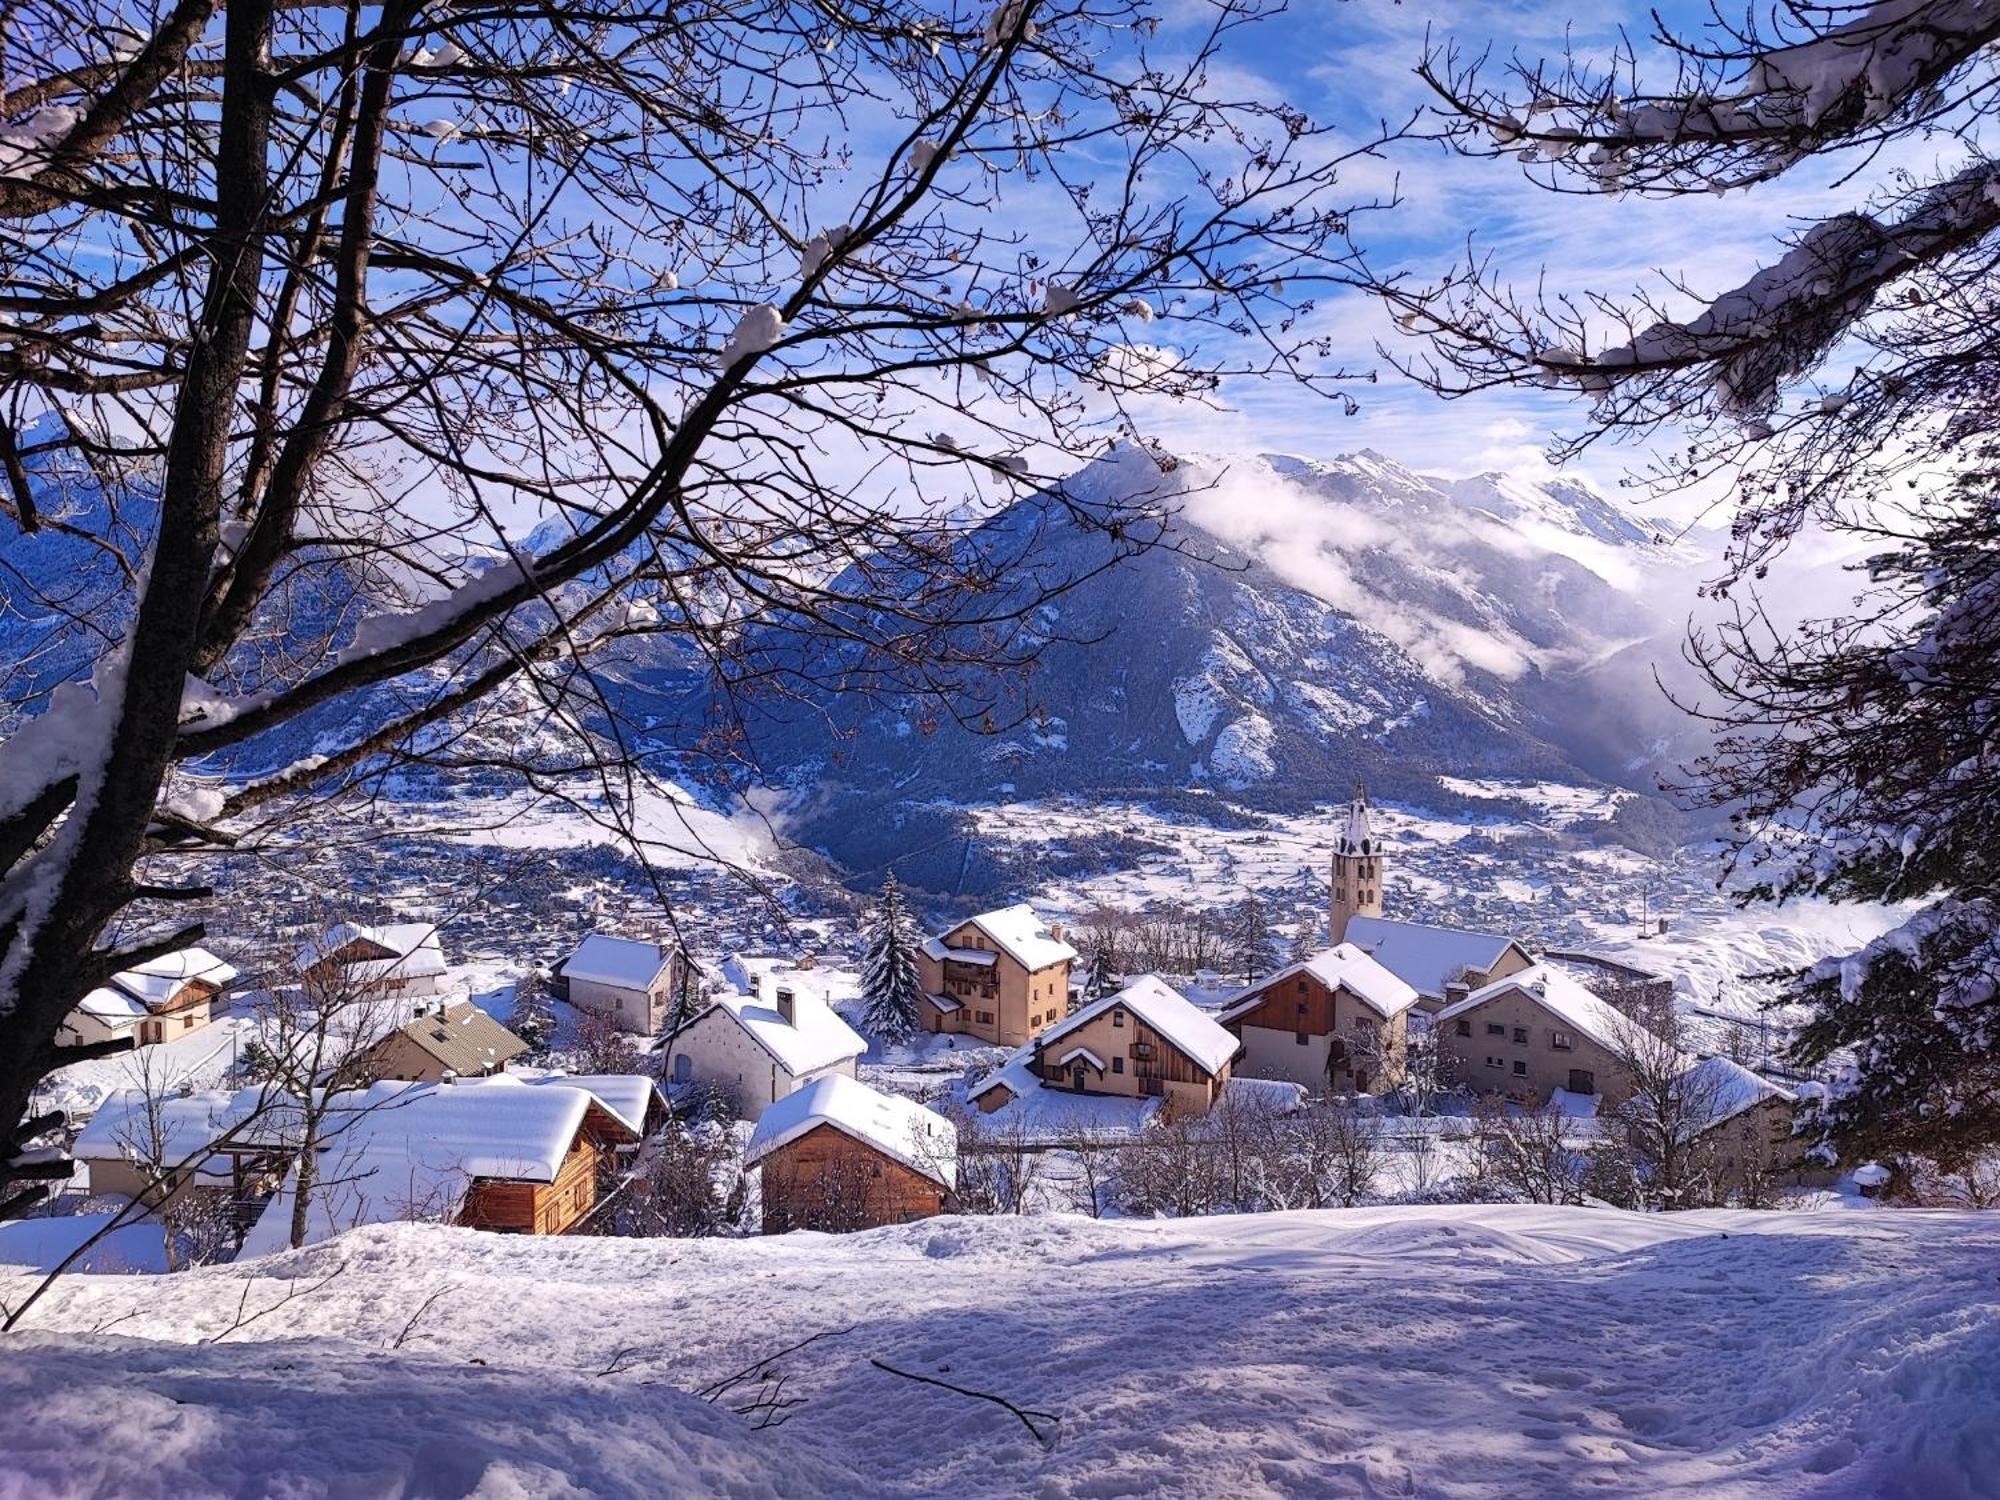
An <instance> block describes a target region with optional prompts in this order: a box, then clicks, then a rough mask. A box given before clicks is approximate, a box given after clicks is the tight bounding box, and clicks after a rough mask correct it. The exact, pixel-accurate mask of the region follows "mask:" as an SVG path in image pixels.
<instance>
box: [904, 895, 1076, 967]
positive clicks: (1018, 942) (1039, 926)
mask: <svg viewBox="0 0 2000 1500" xmlns="http://www.w3.org/2000/svg"><path fill="white" fill-rule="evenodd" d="M967 920H968V921H970V922H971V923H972V925H973V926H975V927H977V928H978V929H979V930H980V931H981V932H983V933H985V934H986V936H987V937H988V938H989V939H991V941H992V943H993V946H994V947H995V948H998V949H999V950H1000V951H1001V952H1002V953H1004V954H1006V955H1007V956H1008V957H1009V958H1011V959H1013V960H1014V962H1015V963H1017V964H1019V965H1020V966H1021V967H1022V968H1024V969H1046V968H1047V967H1048V966H1049V965H1050V964H1059V963H1063V962H1065V961H1070V962H1074V961H1075V959H1076V949H1074V948H1072V947H1070V945H1069V944H1068V943H1066V942H1064V941H1063V940H1062V939H1061V938H1058V937H1053V936H1051V935H1050V933H1049V928H1048V924H1047V923H1046V922H1044V921H1043V920H1042V919H1041V918H1040V917H1038V916H1036V915H1035V909H1034V908H1033V907H1032V906H1030V905H1028V904H1027V903H1026V902H1025V901H1024V902H1022V903H1020V904H1019V905H1018V906H1003V907H1000V908H998V909H997V910H994V911H983V912H981V913H980V914H979V915H978V916H976V917H970V918H968V919H967ZM964 925H965V923H963V922H960V923H956V924H954V925H953V927H952V929H951V930H952V931H954V932H956V931H957V930H958V928H959V927H962V926H964ZM926 951H928V945H926ZM967 951H969V950H966V949H963V948H955V949H953V950H951V956H952V957H953V958H964V955H965V954H966V952H967ZM932 956H933V957H936V956H937V955H935V954H933V955H932ZM965 961H966V962H968V963H976V962H978V960H977V959H966V960H965Z"/></svg>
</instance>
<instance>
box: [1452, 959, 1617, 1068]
mask: <svg viewBox="0 0 2000 1500" xmlns="http://www.w3.org/2000/svg"><path fill="white" fill-rule="evenodd" d="M1516 990H1518V991H1520V992H1521V993H1522V994H1524V995H1527V996H1528V997H1529V998H1530V999H1532V1000H1533V1001H1535V1003H1536V1004H1538V1005H1540V1006H1541V1007H1542V1009H1543V1010H1545V1011H1547V1012H1548V1013H1549V1014H1550V1015H1552V1016H1554V1017H1555V1018H1556V1019H1557V1020H1559V1021H1562V1022H1563V1023H1565V1024H1566V1025H1568V1026H1569V1027H1570V1028H1571V1029H1572V1030H1575V1031H1579V1032H1581V1033H1583V1035H1585V1036H1587V1037H1589V1038H1590V1039H1591V1040H1592V1041H1593V1042H1595V1043H1597V1045H1598V1046H1600V1047H1604V1048H1608V1049H1609V1050H1611V1051H1613V1052H1616V1051H1618V1050H1620V1047H1621V1044H1622V1042H1623V1041H1624V1039H1625V1038H1626V1037H1627V1036H1628V1034H1629V1033H1630V1031H1631V1028H1632V1026H1633V1024H1634V1023H1633V1021H1632V1020H1631V1018H1630V1017H1628V1016H1627V1015H1626V1014H1625V1012H1623V1011H1622V1010H1620V1009H1618V1007H1617V1006H1615V1005H1613V1004H1612V1003H1611V1002H1610V1001H1608V1000H1605V999H1602V998H1600V997H1599V996H1597V995H1594V994H1592V993H1591V992H1590V991H1589V990H1587V989H1585V988H1584V987H1583V986H1582V985H1581V984H1579V983H1577V981H1576V980H1574V979H1572V978H1570V976H1569V975H1567V974H1565V973H1564V972H1563V971H1562V970H1561V969H1558V968H1555V967H1554V966H1553V965H1550V964H1535V965H1534V966H1533V967H1531V968H1526V969H1523V970H1521V972H1520V973H1518V974H1509V975H1508V976H1507V977H1506V978H1505V979H1496V980H1494V981H1493V983H1491V984H1489V985H1485V986H1483V987H1482V988H1480V989H1476V990H1474V991H1473V992H1472V993H1471V994H1469V995H1467V996H1466V997H1465V998H1464V999H1463V1000H1460V1001H1458V1002H1457V1003H1456V1004H1453V1005H1447V1006H1446V1007H1445V1008H1444V1009H1443V1010H1441V1011H1439V1012H1438V1013H1437V1017H1436V1024H1437V1025H1440V1026H1442V1025H1443V1024H1444V1023H1445V1022H1447V1021H1450V1020H1454V1019H1456V1018H1457V1017H1459V1016H1461V1015H1464V1014H1465V1013H1466V1012H1467V1011H1471V1010H1476V1009H1478V1008H1479V1007H1480V1006H1482V1005H1484V1004H1485V1003H1486V1002H1487V1001H1489V1000H1493V999H1496V998H1498V997H1499V996H1501V995H1505V994H1509V993H1511V992H1513V991H1516Z"/></svg>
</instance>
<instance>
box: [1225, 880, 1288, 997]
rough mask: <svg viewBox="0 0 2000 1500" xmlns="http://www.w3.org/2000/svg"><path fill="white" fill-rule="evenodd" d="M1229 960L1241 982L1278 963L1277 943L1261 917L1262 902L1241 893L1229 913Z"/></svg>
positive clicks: (1273, 967) (1268, 971)
mask: <svg viewBox="0 0 2000 1500" xmlns="http://www.w3.org/2000/svg"><path fill="white" fill-rule="evenodd" d="M1229 961H1230V963H1231V964H1232V965H1233V966H1234V967H1235V968H1236V970H1237V971H1238V972H1239V973H1241V974H1242V975H1243V978H1244V981H1245V983H1248V982H1249V981H1250V980H1253V979H1255V978H1256V977H1257V976H1258V975H1260V974H1268V973H1270V972H1271V970H1273V969H1275V968H1276V967H1277V966H1278V945H1277V942H1276V940H1275V939H1274V938H1273V937H1272V936H1271V924H1270V922H1268V921H1267V920H1266V919H1265V917H1264V903H1263V902H1261V901H1259V900H1258V899H1257V898H1256V897H1255V896H1245V897H1244V898H1243V899H1242V900H1241V901H1239V902H1237V903H1236V909H1235V910H1234V911H1232V912H1231V913H1230V916H1229Z"/></svg>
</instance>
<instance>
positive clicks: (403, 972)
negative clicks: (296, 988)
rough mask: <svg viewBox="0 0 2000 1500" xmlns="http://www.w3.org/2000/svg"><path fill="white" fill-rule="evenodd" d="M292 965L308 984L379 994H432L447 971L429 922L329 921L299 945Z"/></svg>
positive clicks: (442, 980) (441, 984)
mask: <svg viewBox="0 0 2000 1500" xmlns="http://www.w3.org/2000/svg"><path fill="white" fill-rule="evenodd" d="M293 967H294V968H296V969H297V970H298V973H299V975H300V977H301V978H303V979H305V980H307V981H308V982H311V983H317V984H321V985H326V986H331V987H338V988H341V989H343V990H350V991H353V992H356V993H358V992H361V991H368V992H371V993H375V994H381V995H413V996H416V995H435V994H436V993H437V992H438V991H439V990H440V989H442V988H443V987H444V981H445V975H446V972H447V971H446V968H445V961H444V944H443V943H442V942H441V941H440V939H439V937H438V929H437V924H436V923H435V922H387V923H382V924H378V925H372V926H371V925H369V924H367V923H362V922H335V923H333V924H332V925H331V926H329V927H327V928H325V929H324V930H323V931H320V932H318V933H315V934H314V935H313V936H312V937H311V938H310V939H308V940H307V941H306V942H305V943H303V944H301V945H300V947H299V951H298V953H297V955H296V956H295V958H294V959H293Z"/></svg>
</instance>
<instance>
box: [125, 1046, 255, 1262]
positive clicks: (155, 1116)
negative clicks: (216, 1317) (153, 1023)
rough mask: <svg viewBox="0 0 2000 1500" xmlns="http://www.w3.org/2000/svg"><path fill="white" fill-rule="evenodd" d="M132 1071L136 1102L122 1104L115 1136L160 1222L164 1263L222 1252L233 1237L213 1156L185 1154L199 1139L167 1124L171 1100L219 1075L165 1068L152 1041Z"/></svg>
mask: <svg viewBox="0 0 2000 1500" xmlns="http://www.w3.org/2000/svg"><path fill="white" fill-rule="evenodd" d="M131 1078H132V1089H131V1092H132V1093H133V1094H136V1095H137V1096H138V1097H137V1099H136V1101H135V1103H136V1106H137V1107H136V1108H132V1109H130V1110H128V1111H127V1112H126V1114H125V1116H124V1118H123V1121H122V1123H121V1125H120V1127H119V1129H118V1131H117V1136H116V1138H117V1143H118V1145H119V1147H120V1149H121V1150H122V1151H123V1153H124V1157H125V1161H126V1163H127V1164H128V1165H129V1166H131V1167H132V1169H133V1170H134V1171H135V1172H136V1173H137V1175H138V1178H139V1192H138V1193H137V1195H136V1196H137V1197H138V1198H139V1199H140V1200H141V1202H143V1203H144V1204H145V1205H146V1206H147V1207H149V1208H150V1209H151V1210H152V1212H153V1216H154V1218H155V1219H156V1220H157V1222H158V1224H159V1227H160V1237H161V1242H162V1250H163V1252H164V1257H165V1261H166V1266H167V1269H168V1270H169V1271H178V1270H180V1269H182V1268H183V1267H184V1266H189V1265H205V1264H208V1263H209V1262H211V1261H215V1260H220V1259H223V1258H224V1257H225V1256H226V1255H227V1254H228V1253H229V1252H230V1251H231V1250H233V1249H234V1248H235V1243H236V1236H235V1234H234V1227H235V1226H234V1220H233V1214H232V1208H233V1206H234V1205H233V1204H232V1202H231V1195H230V1192H229V1190H228V1189H226V1188H219V1187H218V1186H217V1185H216V1184H215V1183H214V1181H213V1180H212V1173H211V1171H210V1169H211V1168H212V1166H213V1164H214V1161H215V1158H214V1157H204V1158H202V1159H200V1160H194V1161H190V1160H189V1150H190V1146H191V1144H203V1145H205V1144H206V1142H200V1143H191V1142H190V1141H189V1140H188V1139H187V1136H186V1134H185V1133H184V1132H180V1131H176V1130H175V1129H174V1128H173V1116H174V1112H175V1102H176V1101H178V1100H184V1099H190V1098H191V1097H192V1096H193V1095H194V1094H195V1093H196V1092H197V1091H198V1090H199V1089H202V1088H206V1087H208V1086H210V1085H212V1084H213V1083H217V1082H220V1080H219V1079H212V1080H206V1081H204V1082H201V1083H197V1081H196V1080H194V1079H192V1078H179V1077H176V1076H172V1075H170V1074H169V1072H168V1070H167V1068H166V1067H165V1065H164V1064H163V1062H162V1059H161V1054H160V1050H159V1049H158V1048H156V1047H147V1048H142V1049H140V1051H139V1053H138V1055H137V1056H136V1057H135V1058H134V1059H133V1064H132V1072H131ZM225 1160H226V1158H225ZM205 1179H207V1180H205Z"/></svg>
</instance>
